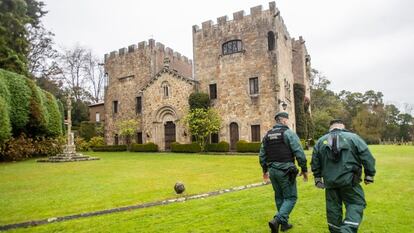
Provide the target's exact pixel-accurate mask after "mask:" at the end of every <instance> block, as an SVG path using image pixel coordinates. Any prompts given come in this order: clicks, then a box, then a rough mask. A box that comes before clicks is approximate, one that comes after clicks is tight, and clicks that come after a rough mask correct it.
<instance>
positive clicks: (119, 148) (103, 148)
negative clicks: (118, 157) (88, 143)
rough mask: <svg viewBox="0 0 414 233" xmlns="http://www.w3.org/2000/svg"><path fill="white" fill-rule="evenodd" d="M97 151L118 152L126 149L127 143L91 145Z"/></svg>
mask: <svg viewBox="0 0 414 233" xmlns="http://www.w3.org/2000/svg"><path fill="white" fill-rule="evenodd" d="M91 149H92V150H93V151H95V152H116V151H126V150H127V146H126V145H107V146H95V147H91Z"/></svg>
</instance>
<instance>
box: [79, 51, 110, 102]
mask: <svg viewBox="0 0 414 233" xmlns="http://www.w3.org/2000/svg"><path fill="white" fill-rule="evenodd" d="M83 70H84V73H85V77H86V79H87V81H88V86H89V88H88V89H89V92H90V93H91V96H92V101H93V102H95V103H98V102H99V101H100V100H102V99H103V91H104V90H103V88H104V75H105V72H104V68H103V66H102V63H101V60H100V59H99V58H97V57H96V56H95V55H94V54H93V53H92V51H91V50H88V51H87V53H86V55H85V64H84V66H83Z"/></svg>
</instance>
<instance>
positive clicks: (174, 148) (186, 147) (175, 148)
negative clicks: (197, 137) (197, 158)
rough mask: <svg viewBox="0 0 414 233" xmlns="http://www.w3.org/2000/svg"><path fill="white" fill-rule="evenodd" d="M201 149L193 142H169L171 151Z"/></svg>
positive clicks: (194, 150)
mask: <svg viewBox="0 0 414 233" xmlns="http://www.w3.org/2000/svg"><path fill="white" fill-rule="evenodd" d="M200 151H201V147H200V145H199V144H197V143H195V142H193V143H191V144H180V143H178V142H173V143H172V144H171V152H178V153H198V152H200Z"/></svg>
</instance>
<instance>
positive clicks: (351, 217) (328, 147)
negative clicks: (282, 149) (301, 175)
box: [311, 120, 375, 233]
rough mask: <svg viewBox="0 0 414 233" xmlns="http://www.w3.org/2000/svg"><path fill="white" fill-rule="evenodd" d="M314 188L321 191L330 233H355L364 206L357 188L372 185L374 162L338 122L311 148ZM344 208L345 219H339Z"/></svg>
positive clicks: (369, 153)
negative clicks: (323, 195) (324, 201)
mask: <svg viewBox="0 0 414 233" xmlns="http://www.w3.org/2000/svg"><path fill="white" fill-rule="evenodd" d="M311 167H312V172H313V175H314V177H315V186H316V187H317V188H322V189H323V188H325V197H326V217H327V220H328V228H329V231H330V232H331V233H336V232H340V233H344V232H357V231H358V227H359V224H360V223H361V220H362V213H363V211H364V208H365V206H366V202H365V197H364V191H363V190H362V187H361V185H360V184H359V183H360V182H361V181H362V180H361V175H362V167H364V174H365V178H364V183H365V184H366V185H367V184H371V183H373V182H374V175H375V159H374V157H373V156H372V154H371V152H370V151H369V149H368V146H367V144H366V143H365V142H364V140H363V139H361V138H360V137H359V136H358V135H356V134H354V133H351V132H349V131H347V130H346V129H345V125H344V123H343V122H342V121H341V120H333V121H331V123H330V129H329V133H328V134H326V135H324V136H322V137H321V138H320V139H319V140H318V142H317V143H316V145H315V148H314V150H313V154H312V162H311ZM342 204H345V208H346V213H345V219H343V216H342Z"/></svg>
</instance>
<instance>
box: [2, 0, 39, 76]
mask: <svg viewBox="0 0 414 233" xmlns="http://www.w3.org/2000/svg"><path fill="white" fill-rule="evenodd" d="M43 7H44V4H43V2H38V1H35V0H2V1H0V68H3V69H6V70H10V71H13V72H16V73H19V74H23V75H27V74H28V65H27V56H28V54H29V47H30V42H29V41H28V34H29V32H28V30H27V28H28V27H29V26H31V27H38V25H39V23H40V19H41V18H42V17H43V16H44V15H45V14H46V13H47V12H46V11H44V10H43Z"/></svg>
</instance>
